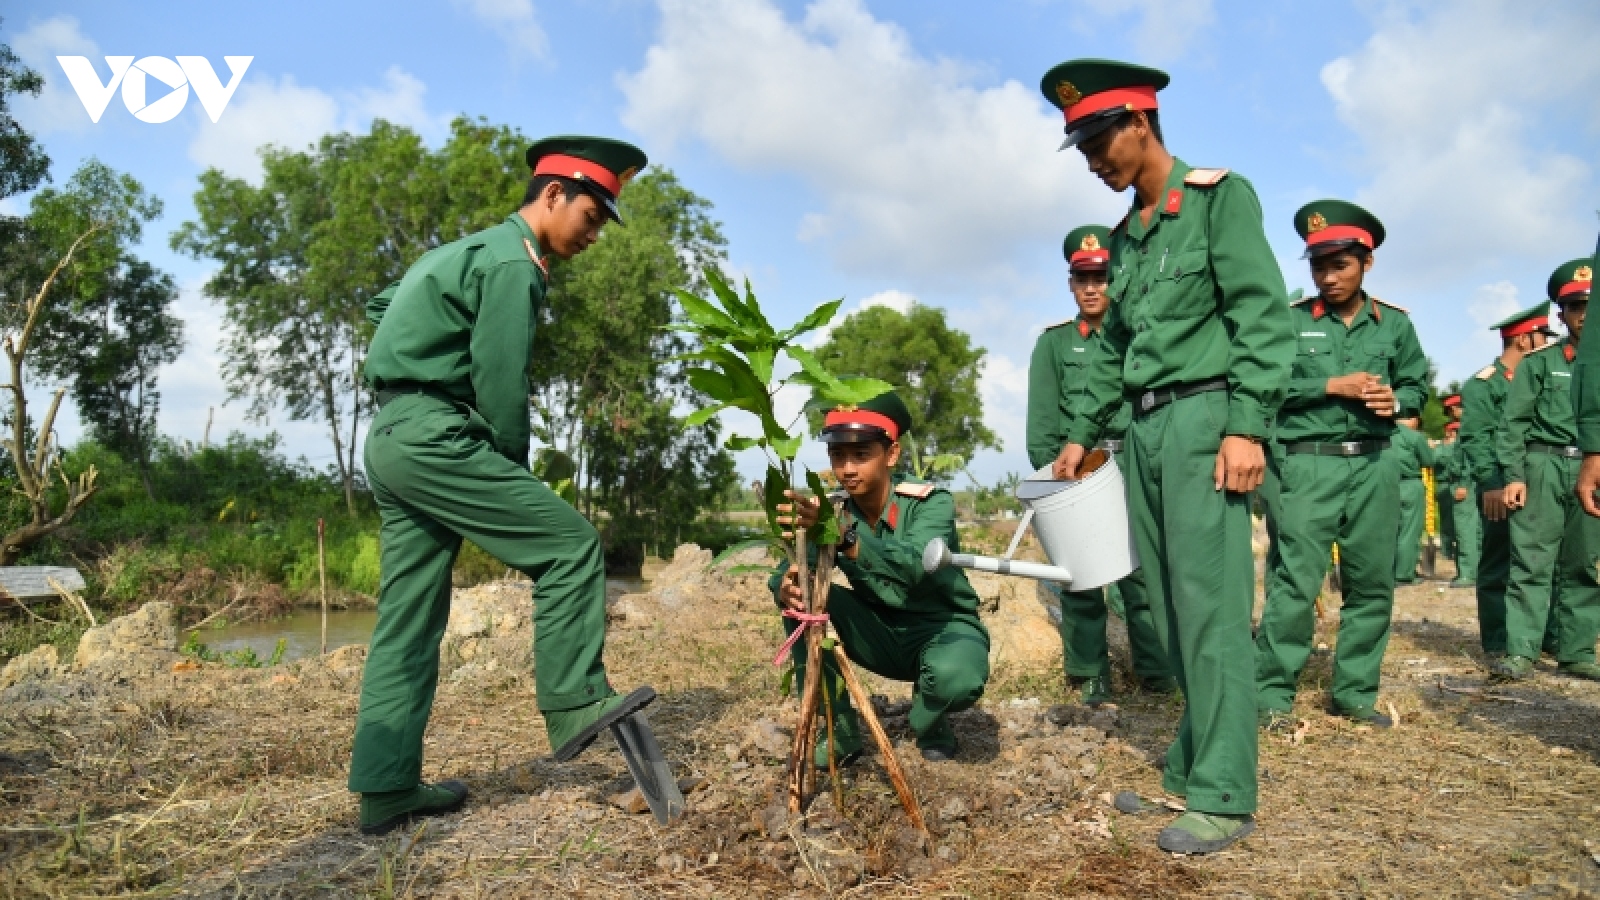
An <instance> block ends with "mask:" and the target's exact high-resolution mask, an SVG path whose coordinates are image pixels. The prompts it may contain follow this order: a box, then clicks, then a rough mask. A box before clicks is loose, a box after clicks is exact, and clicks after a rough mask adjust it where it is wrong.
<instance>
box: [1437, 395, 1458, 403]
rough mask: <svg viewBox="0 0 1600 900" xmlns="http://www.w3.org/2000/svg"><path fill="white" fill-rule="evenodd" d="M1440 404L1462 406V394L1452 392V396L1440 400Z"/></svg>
mask: <svg viewBox="0 0 1600 900" xmlns="http://www.w3.org/2000/svg"><path fill="white" fill-rule="evenodd" d="M1439 405H1441V406H1460V405H1461V395H1460V394H1451V395H1450V396H1448V397H1446V398H1444V399H1443V400H1440V401H1439Z"/></svg>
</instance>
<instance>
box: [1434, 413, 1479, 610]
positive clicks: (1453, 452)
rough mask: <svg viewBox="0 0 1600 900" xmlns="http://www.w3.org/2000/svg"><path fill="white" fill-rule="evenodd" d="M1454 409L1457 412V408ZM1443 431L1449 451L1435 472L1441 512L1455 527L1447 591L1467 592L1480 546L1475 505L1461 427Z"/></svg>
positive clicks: (1475, 579)
mask: <svg viewBox="0 0 1600 900" xmlns="http://www.w3.org/2000/svg"><path fill="white" fill-rule="evenodd" d="M1457 408H1458V409H1459V408H1460V407H1459V404H1458V405H1457ZM1444 431H1445V436H1446V438H1447V439H1448V443H1447V444H1446V447H1448V448H1449V451H1448V455H1447V456H1446V458H1445V462H1444V463H1443V464H1442V465H1441V467H1440V469H1439V470H1438V478H1439V484H1440V485H1441V488H1442V489H1441V491H1440V496H1447V497H1448V506H1442V507H1441V509H1448V510H1449V515H1450V520H1451V522H1452V523H1453V524H1454V526H1455V527H1454V531H1453V534H1454V551H1455V562H1456V577H1455V578H1454V579H1453V580H1452V581H1451V582H1450V587H1452V588H1469V587H1474V586H1476V585H1477V583H1478V549H1479V545H1480V544H1481V543H1482V533H1481V531H1480V528H1479V523H1478V519H1479V513H1478V503H1477V499H1476V498H1475V497H1474V496H1473V492H1472V476H1471V474H1470V472H1469V467H1468V464H1467V455H1466V454H1465V453H1463V452H1462V450H1461V423H1460V422H1459V421H1457V422H1447V423H1446V424H1445V426H1444ZM1440 449H1441V450H1443V449H1445V448H1443V447H1441V448H1440Z"/></svg>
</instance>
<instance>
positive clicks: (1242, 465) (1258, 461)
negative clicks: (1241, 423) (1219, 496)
mask: <svg viewBox="0 0 1600 900" xmlns="http://www.w3.org/2000/svg"><path fill="white" fill-rule="evenodd" d="M1266 472H1267V456H1266V454H1265V453H1263V452H1262V450H1261V445H1260V444H1258V443H1256V442H1255V441H1253V440H1251V439H1249V438H1247V437H1241V436H1239V435H1237V434H1230V435H1228V436H1227V437H1225V438H1223V439H1222V448H1221V449H1219V450H1218V451H1217V465H1216V468H1215V469H1214V470H1213V471H1212V473H1211V474H1212V480H1213V481H1214V482H1216V485H1217V490H1219V491H1220V490H1222V489H1223V488H1224V487H1226V488H1227V489H1228V490H1230V491H1233V492H1234V493H1236V494H1248V493H1250V492H1251V491H1253V490H1255V489H1256V488H1258V487H1260V486H1261V479H1262V478H1264V477H1265V476H1266Z"/></svg>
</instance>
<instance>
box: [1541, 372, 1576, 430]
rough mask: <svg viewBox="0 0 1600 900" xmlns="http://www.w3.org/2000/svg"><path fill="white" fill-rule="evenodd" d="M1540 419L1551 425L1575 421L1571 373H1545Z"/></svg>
mask: <svg viewBox="0 0 1600 900" xmlns="http://www.w3.org/2000/svg"><path fill="white" fill-rule="evenodd" d="M1539 418H1541V419H1543V420H1544V421H1545V422H1549V423H1566V422H1571V421H1573V413H1572V375H1571V374H1570V373H1567V372H1547V373H1545V377H1544V387H1543V388H1542V389H1541V390H1540V391H1539Z"/></svg>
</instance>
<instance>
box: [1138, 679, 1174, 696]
mask: <svg viewBox="0 0 1600 900" xmlns="http://www.w3.org/2000/svg"><path fill="white" fill-rule="evenodd" d="M1139 689H1140V690H1142V691H1144V692H1145V693H1146V694H1176V693H1177V692H1178V679H1176V678H1173V677H1172V676H1171V675H1140V676H1139Z"/></svg>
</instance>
